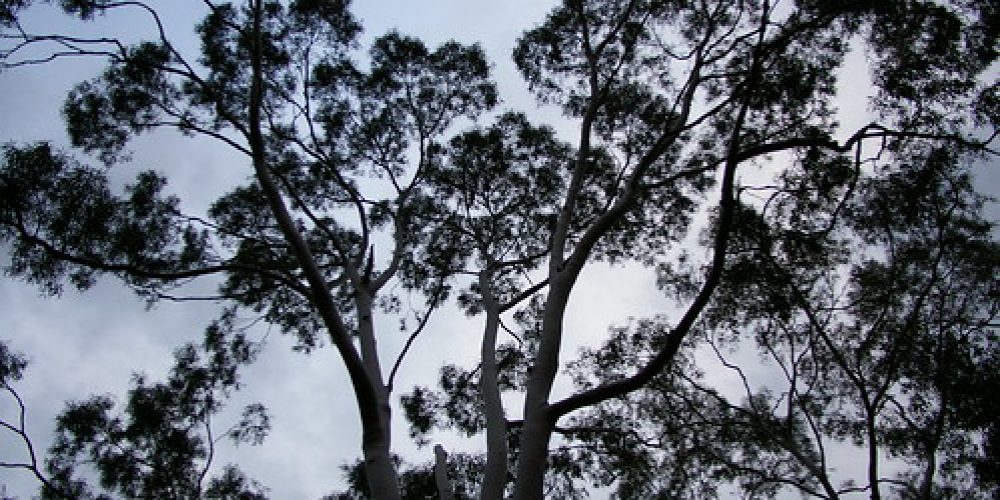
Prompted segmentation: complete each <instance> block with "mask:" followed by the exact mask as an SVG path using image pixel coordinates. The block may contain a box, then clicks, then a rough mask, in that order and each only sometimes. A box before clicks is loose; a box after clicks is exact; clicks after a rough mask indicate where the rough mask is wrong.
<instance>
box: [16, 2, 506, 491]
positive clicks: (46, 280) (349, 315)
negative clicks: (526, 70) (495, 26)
mask: <svg viewBox="0 0 1000 500" xmlns="http://www.w3.org/2000/svg"><path fill="white" fill-rule="evenodd" d="M27 3H28V2H21V3H18V4H9V3H8V4H5V9H6V10H5V12H4V20H5V22H6V25H7V26H8V27H9V28H11V29H10V30H9V31H8V32H7V33H5V38H6V39H8V40H13V42H14V43H13V45H12V46H10V47H9V48H8V49H7V50H6V51H5V53H4V64H5V67H6V68H7V69H10V68H12V67H16V66H29V65H32V64H37V63H40V62H42V61H44V60H49V59H51V58H56V57H69V56H79V55H92V56H102V57H105V58H107V59H108V60H109V67H108V69H107V70H106V71H105V72H104V73H103V74H102V75H101V76H99V77H98V78H96V79H94V80H91V81H87V82H84V83H81V84H79V85H78V86H76V87H75V88H74V89H73V91H72V92H71V93H70V95H69V96H68V98H67V101H66V105H65V107H64V114H65V116H66V121H67V128H68V130H69V133H70V136H71V139H72V141H73V144H74V146H76V147H79V148H81V149H82V150H84V151H86V152H90V153H94V154H96V155H97V156H98V157H99V158H100V159H101V160H102V161H103V162H104V163H106V164H108V165H111V164H113V163H115V162H116V161H118V160H120V159H121V157H122V155H123V153H124V151H125V147H126V145H127V143H128V141H129V140H130V139H131V138H132V137H134V136H135V135H137V134H141V133H144V132H147V131H150V130H153V129H156V128H161V127H168V128H175V129H178V130H180V131H181V132H183V133H186V134H194V135H201V136H205V137H209V138H212V139H216V140H218V141H219V142H220V144H222V145H224V146H227V147H230V148H233V149H234V150H236V151H238V152H239V153H241V154H242V155H244V157H245V158H246V160H247V164H248V165H249V166H250V167H251V172H253V174H254V176H253V180H252V181H251V182H250V183H249V184H247V185H245V186H240V187H237V188H235V189H234V190H232V192H230V193H229V194H227V195H225V196H223V197H222V198H220V199H219V200H218V201H217V202H216V203H215V204H214V205H213V206H212V207H211V210H210V212H209V217H208V218H201V217H196V216H191V215H186V214H183V213H181V212H180V210H179V208H178V207H179V200H178V199H176V198H172V197H166V196H164V195H162V191H163V188H164V184H165V182H166V179H164V178H163V177H162V176H160V175H159V174H156V173H154V172H146V173H142V174H140V176H139V177H138V179H137V181H136V182H135V184H134V185H132V186H130V187H128V188H127V195H126V196H125V197H120V196H117V195H115V194H113V193H112V192H111V190H110V189H109V188H108V185H107V179H106V175H105V172H103V171H102V170H101V169H99V168H96V167H91V166H87V165H83V164H80V163H78V162H76V161H74V160H72V159H70V158H68V157H66V156H65V155H62V154H59V153H55V152H53V151H52V150H51V148H50V147H49V146H48V145H47V144H44V143H42V144H39V145H32V146H24V147H17V146H9V147H7V148H6V149H5V165H4V172H3V181H2V190H3V192H4V202H3V204H4V206H3V209H2V210H3V215H2V221H3V222H2V224H3V233H2V234H3V237H4V240H5V241H9V242H11V244H12V263H11V265H10V266H9V272H10V273H11V274H13V275H16V276H21V277H23V278H24V279H26V280H27V281H29V282H33V283H37V284H39V285H41V286H42V287H43V288H44V289H46V290H48V291H50V292H56V291H58V290H59V288H60V287H61V286H62V284H63V283H64V281H66V280H68V281H69V282H71V283H72V284H73V285H75V286H77V287H80V288H86V287H87V286H89V285H90V284H92V282H93V279H94V276H95V275H96V274H97V273H99V272H105V273H110V274H114V275H117V276H119V277H121V278H122V279H123V281H124V282H125V284H127V285H128V286H131V287H133V288H134V289H136V291H138V292H139V293H140V294H141V295H143V296H145V297H147V298H150V299H153V300H155V299H157V298H158V297H161V296H162V295H164V294H165V293H166V292H168V291H169V290H170V288H171V285H172V284H174V283H178V282H180V281H181V280H186V279H189V278H194V277H200V276H209V275H221V276H224V277H225V281H224V282H223V284H222V285H221V287H220V290H219V297H218V298H219V299H221V300H224V301H229V302H230V303H233V304H236V305H239V306H243V307H247V308H250V309H252V310H254V311H257V312H259V313H261V314H262V315H263V317H264V318H265V319H266V320H267V321H268V322H270V323H272V324H275V325H278V326H280V327H281V329H282V330H283V331H285V332H288V333H291V334H294V335H295V336H296V337H297V339H298V342H299V346H300V347H301V348H302V349H305V350H309V349H313V348H315V347H317V346H318V345H319V344H320V343H321V342H323V337H324V336H328V338H329V341H330V342H331V343H332V344H333V345H334V346H336V348H337V349H338V351H339V352H340V354H341V357H342V358H343V360H344V363H345V365H346V367H347V370H348V373H349V374H350V378H351V383H352V386H353V388H354V393H355V396H356V399H357V402H358V407H359V410H360V414H361V420H362V424H363V428H364V435H363V437H362V442H363V450H364V455H365V460H366V466H367V467H368V469H369V474H368V477H370V478H372V479H371V484H370V486H371V488H372V492H373V494H374V495H375V496H377V497H379V498H393V497H398V490H397V487H396V481H395V471H394V470H393V464H392V461H391V459H390V456H389V446H390V436H389V428H390V423H389V419H390V415H389V409H390V403H389V398H390V391H391V386H392V383H393V380H392V377H391V375H392V374H394V373H395V370H394V371H393V372H392V374H388V377H387V374H386V373H385V372H384V370H383V362H382V360H381V359H380V358H379V351H378V348H377V343H376V340H377V333H376V332H375V328H374V316H375V314H376V313H377V312H378V310H379V309H380V308H382V309H387V310H392V309H394V308H395V307H396V305H395V304H396V302H395V300H398V299H396V298H394V297H393V296H391V295H387V294H385V293H383V292H384V289H385V286H386V284H387V283H389V282H390V280H394V279H395V280H397V281H398V282H401V283H402V285H403V287H404V288H405V289H410V290H418V291H420V292H425V293H426V297H427V307H426V312H425V313H423V314H422V315H421V321H420V324H419V325H418V326H417V328H418V329H419V328H422V326H423V325H424V324H425V322H426V316H427V314H429V312H430V310H432V309H433V308H435V307H436V306H437V305H438V304H439V303H440V301H441V300H442V299H443V298H444V297H445V295H446V294H447V289H446V287H445V285H444V282H443V278H444V277H445V275H446V272H447V267H448V259H449V258H450V257H449V248H450V247H449V246H448V242H447V241H437V240H435V241H433V243H430V244H429V243H428V240H432V239H433V238H434V232H433V226H432V225H430V224H429V222H430V221H428V220H426V218H425V214H426V213H428V209H429V207H430V206H431V205H433V200H432V199H430V198H429V197H428V196H427V193H426V190H425V187H424V184H425V182H424V181H425V172H426V166H427V164H428V163H429V162H430V160H431V158H432V157H433V155H434V151H435V148H436V145H435V144H436V141H438V140H439V137H440V136H441V134H442V133H444V131H445V130H446V129H448V128H449V126H450V125H451V123H452V122H453V121H455V120H456V119H458V118H461V117H472V116H475V115H477V114H478V113H480V112H482V111H484V110H487V109H489V108H490V107H492V106H493V105H494V104H495V103H496V92H495V88H494V85H493V84H492V83H491V82H490V81H489V79H488V66H487V64H486V62H485V60H484V55H483V53H482V51H481V49H480V48H478V47H476V46H462V45H460V44H457V43H454V42H450V43H446V44H443V45H442V46H440V47H438V48H437V49H434V50H431V49H428V48H427V47H426V46H425V45H424V44H423V43H422V42H420V41H419V40H415V39H413V38H409V37H406V36H403V35H400V34H398V33H389V34H387V35H385V36H383V37H380V38H378V39H377V40H375V41H374V43H373V44H372V47H371V50H370V58H371V63H370V68H368V69H367V70H366V71H362V70H360V69H358V68H357V67H356V66H355V65H354V64H353V63H352V62H351V61H350V59H349V57H348V56H349V52H350V50H351V49H352V47H353V45H354V44H356V42H355V39H356V37H357V35H358V33H359V31H360V29H361V28H360V25H359V24H358V23H357V21H356V20H355V19H354V18H353V17H352V16H351V14H350V13H349V12H348V10H347V7H348V5H347V2H315V1H299V2H291V3H290V4H287V5H286V4H282V3H280V2H263V1H254V2H247V3H245V4H237V5H233V4H228V3H225V4H215V3H214V2H205V5H206V6H207V11H208V13H207V15H206V17H205V19H204V21H203V22H202V23H201V24H199V25H198V26H197V32H198V35H199V36H200V39H201V54H200V56H199V55H192V54H183V53H181V51H180V50H179V49H177V48H176V47H175V45H174V44H173V43H172V41H171V40H170V39H168V38H167V37H166V34H165V32H164V31H163V25H162V24H161V20H160V18H159V17H158V14H157V12H156V11H155V10H154V9H153V8H152V7H151V6H150V5H147V4H145V3H142V2H108V1H83V2H62V3H61V5H62V7H63V8H64V9H65V10H66V11H67V12H68V13H71V14H75V15H77V16H79V17H81V18H83V19H89V18H92V17H94V16H96V15H102V14H106V13H107V12H108V11H110V10H115V9H139V10H141V11H144V12H145V13H146V14H148V16H149V18H150V21H151V22H152V24H153V26H154V27H155V28H156V29H157V34H158V38H156V39H154V40H152V41H145V42H141V43H138V44H136V45H133V46H129V45H126V44H125V43H123V42H121V41H119V40H117V39H114V38H105V37H101V38H93V39H85V38H79V37H72V36H68V35H62V34H33V33H29V32H27V31H25V30H23V29H21V26H20V25H19V23H18V22H17V18H16V16H15V14H16V13H17V9H18V8H21V7H23V6H24V5H25V4H27ZM53 43H54V44H56V46H57V47H59V49H57V50H56V51H55V52H54V53H51V54H43V55H42V56H40V57H38V58H35V55H33V54H35V53H33V52H32V50H33V49H34V48H35V47H36V46H43V47H44V46H45V45H46V44H53ZM22 54H25V55H24V56H22ZM193 57H197V60H196V61H195V60H194V59H192V58H193ZM367 179H373V180H374V181H372V182H368V181H366V180H367ZM377 181H382V182H381V184H379V182H377ZM421 249H425V250H421ZM433 251H436V252H437V253H436V254H434V253H432V252H433ZM397 365H398V363H397Z"/></svg>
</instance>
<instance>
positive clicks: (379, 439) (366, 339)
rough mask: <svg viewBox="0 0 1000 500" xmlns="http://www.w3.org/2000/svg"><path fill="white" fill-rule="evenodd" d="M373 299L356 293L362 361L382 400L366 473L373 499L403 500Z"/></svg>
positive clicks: (365, 447) (367, 442) (365, 293)
mask: <svg viewBox="0 0 1000 500" xmlns="http://www.w3.org/2000/svg"><path fill="white" fill-rule="evenodd" d="M373 303H374V301H373V298H372V296H371V294H370V293H369V292H368V290H366V289H364V287H363V286H360V287H357V290H356V291H355V299H354V304H355V307H356V308H357V313H358V340H359V344H360V346H361V360H362V362H363V363H364V367H365V371H366V372H367V374H368V378H369V380H371V384H372V386H374V388H375V397H376V399H377V401H378V420H379V422H378V427H379V430H378V432H373V433H372V438H371V439H368V437H367V436H366V437H365V438H364V445H363V446H362V448H363V451H364V455H365V473H366V477H367V478H368V488H369V490H370V491H371V493H372V498H375V499H378V500H381V499H383V498H385V499H395V498H399V496H400V493H399V485H398V480H397V478H398V475H397V472H396V466H395V464H393V462H392V453H391V449H392V429H391V426H392V406H391V405H390V404H389V389H388V387H386V385H385V382H384V381H383V377H382V367H381V364H380V363H379V357H378V344H377V343H376V341H375V325H374V322H373V321H374V320H373V318H374V316H373V315H372V309H373Z"/></svg>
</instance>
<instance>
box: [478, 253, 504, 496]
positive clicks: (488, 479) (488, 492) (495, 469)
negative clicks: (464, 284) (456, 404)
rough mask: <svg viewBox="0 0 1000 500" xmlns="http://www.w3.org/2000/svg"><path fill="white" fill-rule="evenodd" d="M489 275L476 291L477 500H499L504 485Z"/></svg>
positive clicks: (496, 314)
mask: <svg viewBox="0 0 1000 500" xmlns="http://www.w3.org/2000/svg"><path fill="white" fill-rule="evenodd" d="M489 278H490V275H489V273H487V272H485V271H484V272H483V273H481V274H480V275H479V287H480V289H481V290H482V294H483V303H484V308H485V309H486V327H485V329H484V331H483V344H482V352H481V357H482V361H481V363H482V364H481V367H482V368H481V369H482V375H481V376H480V378H479V394H480V397H482V399H483V406H484V408H485V413H486V472H485V474H484V476H483V484H482V486H481V488H480V490H479V498H480V499H481V500H494V499H496V500H500V499H502V498H503V494H504V486H506V483H507V453H508V450H507V419H506V417H505V416H504V412H503V402H502V401H501V399H500V385H499V374H498V370H497V354H496V343H497V330H498V329H499V327H500V306H499V304H497V303H496V300H495V299H494V297H493V292H492V290H491V288H490V280H489Z"/></svg>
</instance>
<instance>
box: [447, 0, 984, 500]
mask: <svg viewBox="0 0 1000 500" xmlns="http://www.w3.org/2000/svg"><path fill="white" fill-rule="evenodd" d="M990 9H991V6H989V5H987V4H985V3H971V4H970V3H961V4H954V5H942V4H940V3H929V2H928V3H925V2H893V3H871V4H869V3H862V2H859V3H851V2H847V3H844V2H798V3H796V4H795V5H785V4H780V3H771V2H742V1H734V2H656V1H621V2H611V1H608V2H585V1H567V2H564V3H563V4H562V5H561V6H559V7H557V8H555V9H554V10H553V11H552V12H551V13H550V15H549V16H548V17H547V18H546V20H545V21H544V22H543V23H542V24H541V25H540V26H538V27H536V28H534V29H532V30H529V31H528V32H526V33H525V35H524V36H523V37H522V38H521V39H520V40H519V42H518V45H517V48H516V49H515V52H514V57H515V61H516V62H517V63H518V65H519V67H520V69H521V71H522V73H523V75H524V76H525V79H526V80H527V82H528V84H529V86H530V87H531V88H532V90H533V91H535V93H536V94H537V95H538V97H539V99H540V100H542V101H543V102H546V103H551V104H556V105H559V106H561V107H562V109H563V110H564V113H565V114H566V115H567V116H569V117H570V118H573V119H576V120H578V123H579V129H578V130H579V139H578V141H577V143H576V144H575V151H574V159H573V161H572V164H571V171H570V172H569V173H568V175H567V177H568V178H567V180H566V181H565V186H566V187H565V194H564V195H563V199H562V201H561V206H560V208H559V211H558V212H557V213H556V216H555V218H554V224H553V226H552V232H551V241H550V248H549V252H548V254H547V256H546V258H547V260H548V263H547V266H545V267H543V280H544V283H545V284H546V287H547V288H546V292H547V293H546V295H545V297H544V300H543V301H542V304H541V311H540V321H539V322H538V324H537V331H535V332H533V334H534V335H535V338H536V339H537V342H535V343H533V348H534V350H533V351H532V352H531V354H530V355H529V359H528V361H527V363H528V365H529V367H530V371H529V373H528V375H527V377H526V379H525V381H524V397H525V402H524V407H523V420H522V421H520V422H518V427H519V438H518V441H519V443H520V449H519V450H518V455H517V467H516V470H515V473H514V497H515V498H540V497H542V496H543V486H542V485H543V483H544V479H543V476H544V471H545V470H546V458H547V456H548V455H547V453H548V451H549V442H550V438H551V436H552V433H553V432H554V431H555V430H556V429H557V427H558V426H557V423H558V421H559V420H560V419H561V418H563V417H565V416H567V415H569V414H570V413H572V412H575V411H577V410H581V409H583V408H586V407H588V406H591V405H594V404H597V403H601V402H604V401H609V400H611V399H613V398H622V397H625V396H627V395H628V394H629V393H630V392H632V391H635V390H637V389H639V388H641V387H643V386H645V385H646V384H649V383H651V382H652V380H653V379H654V377H655V376H656V375H657V374H659V373H661V372H663V370H664V369H665V368H667V367H669V366H670V365H671V364H672V363H674V362H675V361H676V360H677V359H676V357H677V355H678V352H679V350H680V348H681V346H682V345H683V344H684V342H685V339H688V338H689V334H690V332H692V330H693V329H694V328H695V326H696V324H697V320H698V318H699V316H700V315H701V313H702V312H703V311H704V310H705V308H706V306H707V305H708V304H709V303H710V302H711V299H712V297H713V295H714V294H715V293H716V292H717V289H718V287H719V284H720V283H721V282H722V280H723V277H724V275H725V273H726V269H727V253H728V248H729V246H730V244H731V241H732V240H733V238H735V237H736V236H737V235H736V234H734V232H739V230H740V229H742V227H743V225H745V224H747V223H749V222H750V221H752V220H753V217H751V216H750V215H749V214H752V213H754V210H752V209H748V208H747V206H745V204H742V203H740V202H739V200H738V194H739V193H741V192H743V190H744V188H742V187H740V186H738V185H737V182H736V179H737V171H738V170H739V169H740V168H741V167H744V168H745V166H746V165H755V164H756V165H769V166H773V167H774V169H775V170H776V173H774V174H773V177H774V178H776V179H779V180H780V179H782V178H785V177H789V178H792V177H795V176H798V177H800V178H802V180H801V181H800V183H801V184H802V185H800V186H798V189H799V190H800V191H801V193H803V194H802V196H805V197H807V199H806V200H805V201H803V202H802V203H800V204H798V205H797V206H796V207H795V210H794V211H789V210H790V209H788V208H787V207H786V208H785V210H784V211H780V212H778V213H777V214H776V215H775V214H768V216H769V217H772V218H776V219H777V220H778V221H780V222H782V223H783V224H785V225H787V226H790V227H789V228H788V230H789V231H791V232H793V234H798V235H800V236H801V237H800V238H799V240H793V241H792V243H794V244H797V245H799V247H801V248H799V247H795V248H793V249H791V250H789V254H790V256H789V260H790V262H782V263H778V264H777V265H778V266H779V268H782V266H784V268H786V270H787V271H789V272H790V271H792V270H793V267H792V264H794V265H795V266H799V267H795V268H794V269H795V270H797V269H799V268H801V269H802V270H803V271H802V272H803V273H809V272H813V273H815V272H818V270H817V269H814V268H811V267H810V266H821V265H822V264H823V263H824V262H825V261H824V260H822V259H819V260H815V259H814V260H809V259H810V258H813V257H814V255H813V254H814V253H816V252H812V253H810V252H809V251H807V250H810V249H812V247H810V246H809V245H819V246H820V247H822V246H823V245H831V247H832V248H831V250H832V249H834V248H835V245H832V242H831V241H824V240H816V239H815V238H814V237H813V236H814V235H815V234H835V233H833V232H834V231H836V230H839V229H840V228H841V227H843V226H844V225H845V224H846V223H847V222H846V221H845V216H844V209H845V207H846V206H848V205H849V204H850V203H853V202H854V200H855V198H856V196H857V184H858V182H860V179H862V178H863V177H868V176H870V177H873V178H879V177H882V176H885V175H887V173H888V172H890V171H891V169H889V168H887V167H886V165H895V164H898V163H901V162H914V163H919V162H921V161H922V160H921V159H922V158H930V157H932V156H933V155H934V154H936V153H934V152H935V151H937V150H938V149H937V148H935V147H932V146H931V145H932V144H936V145H937V147H938V148H943V150H944V151H947V152H948V154H951V155H955V156H956V157H958V158H962V160H961V161H965V160H966V159H967V157H965V156H963V155H965V154H966V153H969V152H970V151H972V152H977V151H978V152H982V151H984V150H986V149H988V143H989V142H990V141H992V139H993V136H992V135H990V136H989V138H988V139H987V140H985V141H983V140H976V139H974V138H973V137H972V136H971V135H968V134H970V133H971V127H973V126H984V127H987V134H989V133H991V132H992V131H993V130H995V127H996V124H997V110H996V105H995V103H996V92H997V85H996V83H995V82H990V81H983V80H984V79H985V78H983V79H981V78H980V77H981V75H982V74H983V72H984V71H985V70H986V69H987V68H988V67H989V65H990V64H991V63H992V62H993V61H994V60H995V58H996V35H995V31H991V28H990V26H991V25H990V24H989V23H990V22H991V21H990V15H991V14H990V12H991V10H990ZM851 43H857V44H858V45H861V46H863V47H865V49H866V50H868V51H870V54H871V55H870V57H869V59H870V60H871V61H872V62H873V63H874V64H873V65H872V68H871V72H872V76H873V80H874V83H875V85H876V87H877V88H876V90H875V96H874V99H873V101H872V106H873V108H874V112H875V114H876V117H877V119H878V121H876V122H872V123H870V124H867V125H865V126H863V127H861V128H859V129H858V130H854V131H847V133H846V134H844V133H841V136H842V137H843V138H842V139H840V140H838V139H837V138H836V137H837V134H838V130H837V123H836V121H835V112H836V110H835V108H834V104H833V100H834V97H835V95H836V88H837V86H836V83H837V81H836V70H837V69H838V68H840V67H841V66H842V65H843V63H844V58H845V55H846V53H847V52H848V49H849V48H850V44H851ZM956 109H968V110H970V111H971V112H970V113H967V114H963V113H959V112H956V111H955V110H956ZM779 153H788V154H787V155H783V156H782V157H781V158H782V160H785V157H786V156H788V160H787V163H788V166H783V165H781V164H776V162H768V160H769V159H773V158H774V157H776V155H778V154H779ZM869 155H874V158H875V159H874V160H872V159H871V158H869ZM713 182H715V183H717V184H718V185H717V189H716V191H715V193H716V194H713V195H710V196H711V197H710V198H709V200H710V201H707V202H705V203H703V204H700V206H699V203H697V201H696V200H698V198H699V197H702V196H705V195H706V194H707V189H708V188H709V186H710V185H711V184H712V183H713ZM929 188H930V186H926V185H920V186H918V187H916V188H915V189H916V190H918V191H919V190H920V189H929ZM698 208H706V209H709V210H710V211H711V213H712V214H713V221H714V222H713V225H712V226H711V228H710V230H709V231H710V236H709V237H708V238H707V241H706V243H707V246H708V248H709V249H710V251H711V257H710V258H709V260H708V262H707V263H706V264H705V266H704V267H703V268H702V270H701V271H700V275H699V274H697V273H696V274H694V275H691V274H688V275H686V276H684V275H681V274H679V273H677V272H676V270H675V269H673V268H672V266H671V262H670V261H669V260H668V259H665V258H664V257H665V256H667V255H669V253H668V252H670V251H671V250H673V249H676V246H677V245H676V244H675V243H676V242H677V241H678V239H679V237H680V236H682V235H683V234H684V233H685V231H686V230H687V229H688V226H689V224H690V221H691V220H692V218H693V217H694V214H695V213H696V210H697V209H698ZM748 217H750V218H749V219H748ZM821 254H822V252H821ZM633 259H634V260H639V261H640V262H644V263H648V264H655V265H657V266H658V267H659V268H660V270H661V272H662V274H661V279H662V280H663V282H664V283H666V284H672V285H674V286H678V287H681V288H684V289H685V291H686V292H687V293H685V294H684V295H682V300H683V301H684V302H683V305H684V307H683V311H684V312H683V313H682V314H681V315H680V317H679V318H677V319H675V320H673V321H671V322H669V323H668V326H665V327H663V328H660V329H658V330H657V332H658V333H657V334H656V338H655V339H653V340H651V341H650V343H651V345H652V346H654V347H653V348H652V351H651V352H649V353H648V355H647V356H645V357H643V358H639V359H633V360H631V361H632V363H631V365H632V366H631V367H630V369H628V370H625V373H618V374H617V375H616V376H614V377H612V378H610V379H605V380H603V383H600V384H591V385H589V386H585V387H583V389H582V390H581V391H580V392H579V393H577V394H574V395H572V396H570V397H568V398H565V399H562V400H558V401H552V400H551V398H550V395H551V391H552V387H553V383H554V379H555V375H556V373H557V371H558V369H559V367H560V359H559V355H560V354H559V353H560V346H561V343H562V340H563V336H564V331H563V328H564V324H565V318H564V314H565V312H566V306H567V303H568V301H569V298H570V296H571V294H572V291H573V289H574V287H575V286H576V280H577V278H578V277H579V275H580V272H581V270H582V269H583V267H584V266H585V265H586V264H588V263H590V262H593V261H597V260H610V261H617V260H633ZM675 264H676V263H675ZM783 276H785V275H784V274H782V273H777V274H775V273H772V274H770V275H769V276H767V277H768V278H769V279H771V280H772V281H774V280H779V279H781V278H782V277H783ZM806 277H808V276H806ZM787 279H791V280H792V281H795V280H803V279H804V277H803V276H798V275H791V277H789V278H787ZM807 283H809V281H803V282H802V283H801V284H802V285H803V286H805V285H806V284H807ZM786 292H787V290H786ZM765 297H766V299H767V300H770V301H771V302H770V303H771V307H779V306H778V305H777V304H780V303H781V302H782V301H785V302H788V301H791V300H793V297H789V296H787V295H780V294H779V295H773V296H772V295H767V296H765ZM731 312H732V313H733V314H737V311H731ZM446 389H450V390H455V388H454V387H453V386H451V387H447V388H446ZM869 434H870V433H869ZM877 491H878V488H877V487H875V488H874V490H873V495H875V496H877V495H878V493H877Z"/></svg>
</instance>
